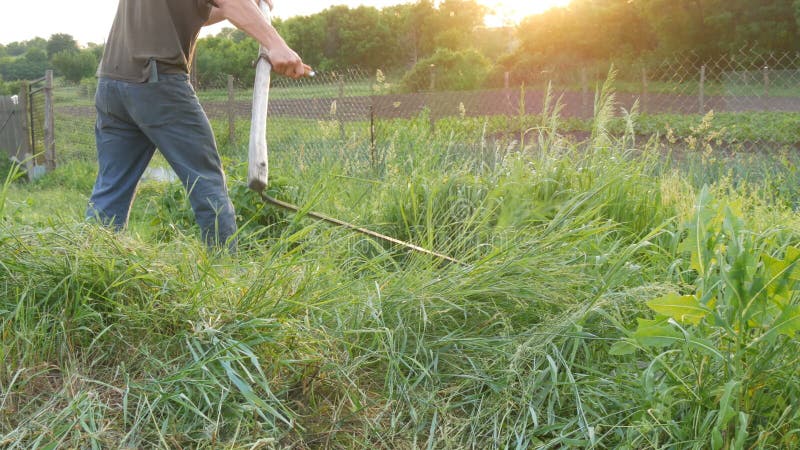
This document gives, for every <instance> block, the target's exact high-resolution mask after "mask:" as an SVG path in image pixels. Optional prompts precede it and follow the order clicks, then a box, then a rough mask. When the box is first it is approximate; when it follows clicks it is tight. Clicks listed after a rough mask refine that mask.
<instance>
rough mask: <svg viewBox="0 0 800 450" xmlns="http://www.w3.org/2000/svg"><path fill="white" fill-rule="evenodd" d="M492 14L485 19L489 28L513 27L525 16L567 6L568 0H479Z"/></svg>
mask: <svg viewBox="0 0 800 450" xmlns="http://www.w3.org/2000/svg"><path fill="white" fill-rule="evenodd" d="M479 2H480V3H482V4H483V5H485V6H487V7H489V8H490V9H491V10H492V11H493V12H494V14H491V13H490V14H489V15H488V16H487V17H486V25H487V26H490V27H496V26H503V25H514V24H517V23H519V21H520V20H522V19H523V18H525V17H527V16H531V15H534V14H539V13H542V12H545V11H547V10H548V9H550V8H555V7H559V6H567V5H568V4H569V2H570V0H479Z"/></svg>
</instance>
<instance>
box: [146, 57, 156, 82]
mask: <svg viewBox="0 0 800 450" xmlns="http://www.w3.org/2000/svg"><path fill="white" fill-rule="evenodd" d="M147 82H148V83H158V64H157V63H156V59H155V58H150V78H149V79H148V80H147Z"/></svg>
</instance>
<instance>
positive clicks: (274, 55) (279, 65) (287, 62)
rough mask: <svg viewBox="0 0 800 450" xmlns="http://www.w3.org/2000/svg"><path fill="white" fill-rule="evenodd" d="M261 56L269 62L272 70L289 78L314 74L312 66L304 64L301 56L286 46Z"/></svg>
mask: <svg viewBox="0 0 800 450" xmlns="http://www.w3.org/2000/svg"><path fill="white" fill-rule="evenodd" d="M261 56H263V57H264V58H266V59H267V61H269V63H270V65H272V70H274V71H275V72H277V73H279V74H281V75H284V76H287V77H289V78H295V79H297V78H300V77H303V76H306V75H309V74H310V73H311V72H313V69H312V68H311V66H309V65H307V64H304V63H303V60H302V59H300V56H298V54H297V53H295V51H294V50H292V49H291V48H289V47H288V46H287V45H285V44H284V45H283V46H282V47H278V48H276V49H273V50H270V51H268V52H266V53H263V54H262V55H261Z"/></svg>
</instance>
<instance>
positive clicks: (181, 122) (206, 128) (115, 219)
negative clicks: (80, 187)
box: [86, 74, 236, 249]
mask: <svg viewBox="0 0 800 450" xmlns="http://www.w3.org/2000/svg"><path fill="white" fill-rule="evenodd" d="M95 104H96V107H97V123H96V125H95V138H96V141H97V160H98V165H99V171H98V174H97V181H96V182H95V185H94V190H93V192H92V197H91V199H90V200H89V206H88V208H87V210H86V217H87V219H98V220H100V221H101V222H102V223H103V224H105V225H106V226H110V227H113V228H115V229H118V230H119V229H122V228H124V227H125V225H126V224H127V222H128V214H129V213H130V209H131V203H133V199H134V196H135V194H136V186H137V185H138V184H139V179H140V178H141V176H142V174H143V173H144V170H145V168H147V165H148V163H149V162H150V159H151V158H152V157H153V154H154V152H155V150H156V147H158V149H159V150H160V151H161V154H162V155H164V158H165V159H166V160H167V162H169V164H170V166H171V167H172V169H173V170H174V171H175V173H176V174H177V175H178V178H179V179H180V180H181V183H182V184H183V186H184V187H185V188H186V190H187V191H188V192H189V201H190V203H191V205H192V210H193V211H194V215H195V219H196V220H197V223H198V225H200V230H201V232H202V237H203V240H204V241H205V243H206V244H207V245H208V246H209V247H217V246H220V245H225V244H226V245H228V246H229V248H231V249H235V245H236V243H235V242H234V240H235V235H236V216H235V213H234V210H233V204H232V203H231V201H230V198H229V196H228V189H227V186H226V185H225V174H224V173H223V171H222V163H221V162H220V158H219V154H218V153H217V146H216V143H215V141H214V134H213V132H212V131H211V125H210V124H209V122H208V118H207V117H206V115H205V112H203V109H202V107H201V106H200V102H199V101H198V99H197V95H195V92H194V89H192V86H191V85H190V84H189V81H188V76H187V75H182V74H178V75H172V74H170V75H167V74H159V75H158V80H157V81H156V82H150V83H129V82H125V81H118V80H112V79H108V78H101V79H100V80H99V82H98V85H97V94H96V96H95Z"/></svg>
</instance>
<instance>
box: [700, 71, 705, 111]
mask: <svg viewBox="0 0 800 450" xmlns="http://www.w3.org/2000/svg"><path fill="white" fill-rule="evenodd" d="M705 86H706V65H705V64H703V65H702V66H701V67H700V94H699V97H700V98H699V106H700V114H705V111H706V98H705Z"/></svg>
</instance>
